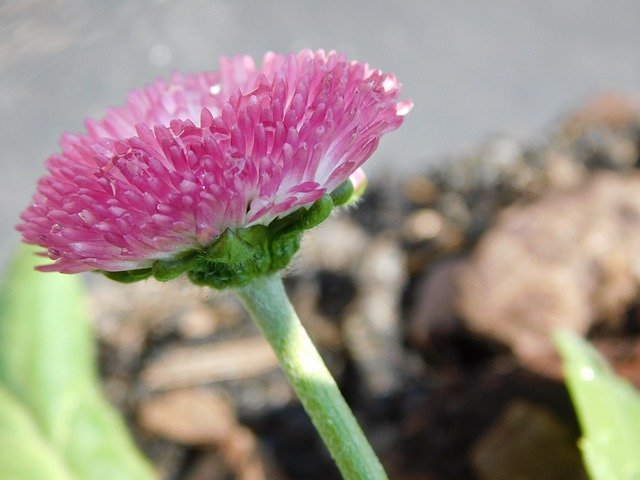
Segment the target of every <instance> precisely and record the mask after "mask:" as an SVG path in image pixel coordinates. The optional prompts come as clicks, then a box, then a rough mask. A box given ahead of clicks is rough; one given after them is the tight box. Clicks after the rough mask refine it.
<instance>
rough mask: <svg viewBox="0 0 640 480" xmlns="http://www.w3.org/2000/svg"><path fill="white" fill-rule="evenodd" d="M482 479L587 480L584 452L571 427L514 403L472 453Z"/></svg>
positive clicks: (543, 412) (533, 407)
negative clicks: (583, 461)
mask: <svg viewBox="0 0 640 480" xmlns="http://www.w3.org/2000/svg"><path fill="white" fill-rule="evenodd" d="M471 461H472V464H473V466H474V468H475V470H476V472H477V474H478V476H479V477H480V478H481V479H482V480H516V479H517V480H567V479H572V480H581V479H586V478H587V477H586V474H585V472H584V468H583V467H582V462H581V459H580V452H579V451H578V448H577V446H576V439H575V438H573V436H572V435H571V433H570V432H569V431H568V429H567V427H566V426H565V425H563V424H562V423H560V421H559V420H558V419H557V418H556V417H555V416H554V415H552V414H551V413H549V412H548V411H547V410H545V409H543V408H541V407H538V406H536V405H533V404H531V403H528V402H524V401H516V402H514V403H512V404H511V405H510V406H509V407H508V408H507V410H506V412H505V413H504V415H503V417H502V418H501V419H500V420H499V421H498V422H497V423H496V424H495V425H494V426H493V427H492V428H491V429H489V431H488V432H487V433H485V434H484V435H483V436H482V438H481V439H480V440H479V441H478V443H477V444H476V445H475V447H474V449H473V451H472V453H471Z"/></svg>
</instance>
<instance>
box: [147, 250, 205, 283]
mask: <svg viewBox="0 0 640 480" xmlns="http://www.w3.org/2000/svg"><path fill="white" fill-rule="evenodd" d="M196 262H197V254H195V253H191V254H189V255H186V256H183V257H180V258H175V259H173V260H156V261H155V262H153V269H152V272H153V278H155V279H156V280H158V281H159V282H168V281H169V280H173V279H174V278H177V277H179V276H180V275H182V274H183V273H184V272H186V271H187V270H189V269H190V268H192V267H193V265H194V264H195V263H196Z"/></svg>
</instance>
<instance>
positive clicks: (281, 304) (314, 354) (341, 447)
mask: <svg viewBox="0 0 640 480" xmlns="http://www.w3.org/2000/svg"><path fill="white" fill-rule="evenodd" d="M236 292H237V294H238V296H239V297H240V299H241V300H242V303H243V304H244V306H245V308H246V309H247V310H248V311H249V313H250V314H251V316H252V317H253V320H254V321H255V322H256V324H257V325H258V327H260V330H262V333H263V334H264V336H265V337H266V338H267V340H268V341H269V343H270V344H271V347H272V348H273V350H274V352H275V353H276V356H277V357H278V360H279V361H280V365H281V366H282V369H283V370H284V373H285V375H286V376H287V379H288V380H289V383H290V384H291V386H292V387H293V389H294V390H295V392H296V394H297V395H298V398H300V401H301V402H302V405H303V406H304V408H305V410H306V411H307V413H308V414H309V416H310V417H311V420H312V421H313V424H314V425H315V426H316V429H317V430H318V432H319V433H320V436H321V437H322V439H323V440H324V443H325V445H326V446H327V448H328V449H329V452H330V453H331V456H332V457H333V459H334V461H335V462H336V464H337V465H338V468H339V469H340V472H341V473H342V476H343V477H344V479H345V480H386V479H387V475H386V474H385V472H384V469H383V468H382V465H381V464H380V461H379V460H378V458H377V457H376V454H375V453H374V452H373V449H372V448H371V446H370V445H369V442H367V439H366V438H365V436H364V433H362V430H361V429H360V426H359V425H358V422H357V421H356V419H355V417H354V416H353V414H352V413H351V410H350V409H349V406H348V405H347V402H345V400H344V398H343V397H342V394H341V393H340V390H339V389H338V386H337V385H336V382H335V381H334V380H333V377H332V376H331V374H330V373H329V370H327V367H326V366H325V364H324V362H323V361H322V358H320V355H319V354H318V351H317V350H316V348H315V347H314V345H313V343H312V342H311V340H310V339H309V336H308V335H307V332H306V331H305V329H304V327H303V326H302V324H301V323H300V320H299V319H298V316H297V315H296V312H295V311H294V310H293V307H292V306H291V303H290V302H289V298H288V297H287V294H286V293H285V291H284V286H283V285H282V280H281V279H280V276H279V275H278V274H274V275H269V276H264V277H259V278H257V279H255V280H253V282H252V283H250V284H249V285H247V286H246V287H243V288H240V289H238V290H236Z"/></svg>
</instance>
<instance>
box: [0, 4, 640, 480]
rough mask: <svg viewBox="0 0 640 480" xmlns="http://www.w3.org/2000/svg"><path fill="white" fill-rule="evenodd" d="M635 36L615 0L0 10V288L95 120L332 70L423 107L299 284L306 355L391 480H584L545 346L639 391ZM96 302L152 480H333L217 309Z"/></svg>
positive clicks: (143, 290) (638, 64)
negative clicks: (596, 360) (266, 66)
mask: <svg viewBox="0 0 640 480" xmlns="http://www.w3.org/2000/svg"><path fill="white" fill-rule="evenodd" d="M639 24H640V3H638V2H628V1H622V0H621V1H613V0H610V1H607V2H600V1H596V0H564V1H534V0H525V1H520V2H506V1H492V2H489V1H400V0H397V1H395V0H387V1H377V0H376V1H364V0H362V1H360V0H350V1H342V2H339V1H329V0H327V1H325V2H318V1H313V2H311V1H295V2H294V1H291V2H286V1H283V0H271V1H269V2H249V1H228V2H223V1H211V0H207V1H205V0H189V1H131V2H124V1H122V2H121V1H109V2H104V1H97V0H96V1H85V2H80V1H71V0H58V1H55V0H48V1H39V0H29V1H4V2H2V1H0V116H1V118H2V128H1V129H0V162H1V165H2V172H3V173H2V175H0V182H1V188H0V220H1V221H0V265H2V266H4V265H5V263H6V260H7V259H8V258H9V254H10V252H11V250H12V248H13V247H14V245H15V244H16V243H17V242H18V236H17V235H16V233H15V232H14V231H13V225H14V224H15V223H16V221H17V217H18V215H19V213H20V211H21V210H22V209H23V208H24V207H25V206H26V204H27V203H28V201H29V198H30V196H31V195H32V193H33V191H34V188H35V181H36V179H37V178H38V177H39V176H40V175H42V174H43V173H44V168H43V166H42V163H43V161H44V160H45V159H46V157H47V156H48V155H49V154H51V153H52V152H55V151H56V150H57V149H58V146H57V140H58V137H59V135H60V134H61V132H63V131H67V130H69V131H76V130H81V129H82V128H83V127H82V122H83V119H84V118H85V117H87V116H89V117H99V116H100V115H101V114H102V112H104V109H105V108H106V107H107V106H108V105H113V104H119V103H121V102H122V101H123V99H124V98H125V96H126V94H127V92H128V91H129V90H131V89H132V88H137V87H139V86H141V85H144V84H146V83H148V82H150V81H151V80H152V79H154V78H155V77H157V76H162V75H167V73H168V72H170V71H171V70H172V69H179V70H185V71H197V70H206V69H215V68H217V59H218V57H219V56H220V55H232V54H236V53H247V54H251V55H252V56H254V58H256V60H258V61H259V59H260V58H261V57H262V56H263V54H264V53H265V52H266V51H268V50H274V51H297V50H300V49H302V48H313V49H317V48H324V49H336V50H340V51H345V52H346V53H347V54H348V55H349V57H351V58H354V59H359V60H363V61H367V62H369V63H370V64H371V65H373V66H375V67H378V68H380V69H382V70H385V71H392V72H395V73H396V74H397V76H398V78H399V79H400V81H401V82H402V83H403V84H404V90H403V91H404V93H403V98H404V99H411V100H413V102H414V104H415V107H414V110H413V111H412V112H411V114H410V115H408V116H407V117H406V121H405V124H404V125H403V126H402V128H400V129H399V130H398V131H396V132H393V133H392V134H390V135H388V136H387V137H385V138H384V139H383V141H382V143H381V146H380V148H379V149H378V151H377V152H376V154H375V155H374V157H373V158H372V160H371V161H370V162H369V163H368V164H367V165H366V170H367V173H368V174H369V175H370V177H371V178H372V182H371V185H370V188H369V190H368V192H367V194H366V195H365V197H364V198H363V200H362V202H361V203H360V205H359V206H358V208H355V209H349V210H345V211H342V212H341V213H339V214H338V215H336V216H334V217H332V218H331V219H330V220H329V221H327V222H326V224H324V225H323V226H321V227H320V228H318V229H317V230H316V231H314V232H313V233H311V234H310V235H308V236H307V237H306V238H305V242H304V244H303V248H302V253H301V254H300V255H299V258H298V259H297V260H296V261H295V262H294V265H293V267H291V269H290V272H289V276H288V279H287V287H288V289H289V292H290V293H291V296H292V298H293V301H294V303H295V305H296V308H297V309H298V311H299V312H300V316H301V317H302V318H303V319H304V320H305V323H306V324H307V327H308V329H309V331H310V333H311V336H312V338H314V340H315V341H316V342H317V343H318V345H319V347H320V349H321V351H322V353H323V355H324V356H325V358H326V359H327V362H328V364H329V366H330V368H331V369H332V371H333V372H334V373H335V375H336V377H337V378H338V381H339V383H340V385H341V387H342V388H343V390H344V392H345V395H346V397H347V399H348V400H349V402H350V403H351V404H352V405H354V408H355V410H356V413H357V415H358V416H359V418H360V419H361V421H362V422H363V424H364V427H365V429H366V430H367V433H368V434H369V436H370V437H371V439H372V442H373V445H374V447H375V448H376V450H377V451H379V452H380V453H381V458H382V460H383V462H384V463H385V465H386V466H387V467H388V469H389V471H390V474H391V477H392V478H394V479H401V480H428V479H429V480H430V479H478V480H501V479H512V478H522V479H529V478H530V479H532V480H533V479H535V480H540V479H550V480H554V479H558V480H566V479H568V478H571V479H574V478H575V479H581V478H586V477H585V472H584V469H583V467H582V464H581V461H580V454H579V451H578V449H577V447H576V440H577V438H578V436H579V427H578V424H577V421H576V418H575V415H574V413H573V409H572V406H571V403H570V401H569V398H568V396H567V392H566V390H565V388H564V386H563V384H562V380H561V375H560V365H559V361H558V358H557V357H556V355H555V353H554V349H553V347H552V345H551V343H550V341H549V338H548V335H549V332H551V331H552V330H553V329H554V328H556V327H564V328H567V329H569V330H572V331H573V332H575V333H577V334H579V335H583V336H585V337H587V338H589V339H590V340H591V341H592V342H594V343H595V344H596V346H597V347H598V348H599V349H600V351H601V352H602V353H604V354H605V355H606V356H607V358H608V359H609V360H610V361H611V362H612V363H613V364H614V367H615V369H616V371H617V372H618V373H620V374H622V375H623V376H625V377H626V378H628V379H630V380H631V381H633V382H634V383H635V384H636V385H638V384H640V309H639V308H638V303H639V302H638V299H639V298H640V297H639V292H640V273H639V272H640V252H639V249H638V245H640V176H639V175H638V172H637V169H638V160H639V152H640V104H639V103H638V94H639V93H640V55H638V45H640V28H638V25H639ZM86 278H89V279H90V281H89V282H87V283H88V284H89V285H88V287H89V300H90V301H89V303H90V306H91V317H92V320H93V322H94V324H95V326H96V329H97V330H96V331H97V335H98V341H99V354H100V355H99V366H100V374H101V379H102V385H103V387H104V389H105V391H106V392H107V395H108V397H109V399H110V401H111V402H112V403H113V404H115V405H116V406H117V407H118V408H120V409H121V410H122V411H123V412H124V414H125V416H126V419H127V421H128V423H129V426H130V427H131V428H132V431H133V432H134V436H135V438H136V440H137V442H138V444H139V445H140V446H141V447H142V449H143V450H144V452H145V453H146V454H147V455H148V456H149V457H150V458H151V460H152V461H153V462H154V465H155V466H156V468H157V469H158V471H159V472H160V473H161V476H162V478H163V479H166V480H204V479H207V480H211V479H220V480H222V479H243V480H260V479H283V480H286V479H309V480H314V479H318V480H320V479H322V480H329V479H333V478H337V473H336V471H335V469H334V467H333V466H332V464H331V462H330V460H329V458H328V456H327V454H326V453H325V452H324V450H323V448H322V446H321V445H320V443H319V442H318V440H317V437H316V435H315V433H314V431H313V428H312V427H311V425H310V423H309V422H308V420H307V418H306V416H305V414H304V412H303V411H302V410H301V408H300V407H299V405H298V404H297V402H296V400H295V399H294V398H293V396H292V394H291V391H290V390H289V388H288V386H287V384H286V382H285V381H284V378H283V377H282V375H281V374H280V372H279V370H278V368H277V365H276V363H275V360H274V358H273V356H272V355H271V353H270V350H269V349H268V347H267V346H266V344H264V342H263V341H262V340H261V338H259V336H258V335H257V332H256V330H255V328H254V327H253V325H252V324H251V322H250V321H249V319H248V318H247V317H246V315H245V314H244V313H243V311H242V310H241V309H240V308H239V306H238V304H237V303H236V302H235V301H234V300H233V299H232V298H231V297H230V296H225V295H213V296H212V295H211V294H210V293H207V292H203V291H201V290H199V289H196V288H194V287H192V286H189V285H187V284H186V283H183V282H181V281H180V280H178V281H176V282H170V283H169V284H157V283H154V282H152V281H148V282H143V283H139V284H135V285H132V286H126V287H123V286H122V285H118V284H114V283H111V282H108V281H106V280H105V279H102V278H101V277H98V276H97V275H89V276H87V277H86ZM192 406H197V408H195V407H193V409H192ZM193 412H197V413H193ZM221 419H224V420H221ZM514 439H517V441H515V440H514ZM92 480H93V479H92Z"/></svg>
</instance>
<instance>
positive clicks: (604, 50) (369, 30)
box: [0, 0, 640, 263]
mask: <svg viewBox="0 0 640 480" xmlns="http://www.w3.org/2000/svg"><path fill="white" fill-rule="evenodd" d="M639 46H640V2H634V1H615V0H607V1H605V0H602V1H597V0H565V1H561V0H521V1H517V2H509V1H506V0H505V1H476V0H468V1H455V0H454V1H448V0H438V1H435V0H434V1H431V0H429V1H418V0H414V1H400V0H375V1H373V0H372V1H365V0H343V1H330V0H327V1H318V0H315V1H303V0H300V1H285V0H269V1H228V2H224V1H215V0H185V1H175V0H174V1H135V2H134V1H129V2H125V1H110V0H102V1H100V0H94V1H84V2H81V1H74V0H53V1H52V0H46V1H45V0H16V1H4V2H1V1H0V119H1V120H0V121H1V128H0V165H1V167H2V170H1V174H0V182H1V183H0V263H2V260H3V259H5V258H6V256H7V252H8V251H9V248H10V246H11V245H13V244H14V243H15V242H16V241H17V238H18V237H17V235H16V234H15V233H13V225H14V224H15V223H16V219H17V216H18V214H19V212H20V210H21V209H22V208H23V207H24V206H25V205H26V203H27V202H28V200H29V197H30V195H31V194H32V191H33V189H34V182H35V180H36V178H37V177H38V176H40V175H41V174H42V173H44V169H43V167H42V162H43V160H44V159H45V158H46V156H47V155H48V154H50V153H52V152H54V151H55V150H56V149H57V138H58V136H59V134H60V133H61V132H62V131H64V130H78V129H80V128H81V127H82V120H83V118H84V117H85V116H98V115H100V114H101V112H102V111H103V110H104V108H105V106H107V105H109V104H117V103H119V102H121V101H122V99H123V98H124V96H125V94H126V92H127V91H128V90H129V89H131V88H134V87H137V86H140V85H142V84H144V83H146V82H148V81H150V80H151V79H153V78H154V77H156V76H158V75H164V74H166V73H167V72H168V71H170V70H171V69H173V68H177V69H184V70H199V69H210V68H213V67H215V65H216V62H217V57H218V56H219V55H222V54H233V53H244V52H246V53H249V54H252V55H254V56H256V57H261V56H262V55H263V53H264V52H265V51H267V50H275V51H291V50H298V49H300V48H305V47H311V48H325V49H332V48H333V49H338V50H342V51H346V52H347V53H348V54H349V55H350V56H351V57H353V58H357V59H361V60H366V61H368V62H369V63H370V64H372V65H374V66H376V67H379V68H382V69H384V70H389V71H393V72H395V73H396V74H397V75H398V77H399V78H400V79H401V81H402V82H403V83H404V85H405V88H404V92H405V97H406V98H411V99H413V101H414V102H415V108H414V111H413V112H412V113H411V115H410V116H409V117H408V118H407V121H406V124H405V126H404V127H403V128H402V129H401V130H399V131H398V132H395V133H393V134H391V135H390V136H388V137H387V138H385V140H384V141H383V143H382V145H381V148H380V149H379V151H378V153H377V155H376V156H375V158H374V160H373V161H372V162H371V164H370V166H369V171H370V172H373V174H375V173H376V172H378V173H379V172H381V171H384V170H400V171H410V170H411V169H417V168H424V165H426V164H428V162H435V161H437V159H438V157H439V155H441V154H443V153H446V152H451V151H454V150H459V149H460V148H463V147H465V146H469V145H472V144H473V143H475V142H477V141H479V140H481V139H482V138H483V137H485V136H486V135H488V134H491V133H496V132H506V133H511V134H515V135H518V136H521V137H528V136H530V135H533V134H535V133H537V132H540V131H541V130H542V129H543V128H544V127H545V126H546V125H548V124H549V123H550V122H551V121H553V120H554V118H556V116H557V115H558V114H559V113H561V112H562V111H564V110H566V109H567V108H570V107H571V106H573V105H575V104H577V103H579V102H580V101H582V100H584V99H585V98H586V97H588V96H589V95H590V94H593V93H595V92H597V91H599V90H603V89H611V88H614V89H618V90H623V91H630V92H640V52H639Z"/></svg>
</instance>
